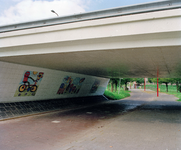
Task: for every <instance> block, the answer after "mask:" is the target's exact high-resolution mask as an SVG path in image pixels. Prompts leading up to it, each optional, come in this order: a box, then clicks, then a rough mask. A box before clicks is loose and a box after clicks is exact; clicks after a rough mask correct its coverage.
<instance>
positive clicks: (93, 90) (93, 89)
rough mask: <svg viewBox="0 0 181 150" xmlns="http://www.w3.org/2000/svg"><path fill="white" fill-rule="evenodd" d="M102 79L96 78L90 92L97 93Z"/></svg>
mask: <svg viewBox="0 0 181 150" xmlns="http://www.w3.org/2000/svg"><path fill="white" fill-rule="evenodd" d="M99 84H100V81H99V80H95V82H94V84H93V85H92V88H91V90H90V93H95V92H96V91H97V89H98V87H99Z"/></svg>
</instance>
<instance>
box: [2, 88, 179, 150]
mask: <svg viewBox="0 0 181 150" xmlns="http://www.w3.org/2000/svg"><path fill="white" fill-rule="evenodd" d="M0 150H181V102H176V98H175V97H174V96H172V95H166V94H160V97H159V98H157V97H156V93H155V92H152V91H146V92H144V91H141V90H132V93H131V97H129V98H126V99H124V100H119V101H108V102H104V103H102V104H99V105H95V106H91V107H87V108H81V109H76V110H69V111H64V112H61V111H57V112H52V113H47V114H43V115H36V116H30V117H25V118H19V119H13V120H7V121H1V122H0Z"/></svg>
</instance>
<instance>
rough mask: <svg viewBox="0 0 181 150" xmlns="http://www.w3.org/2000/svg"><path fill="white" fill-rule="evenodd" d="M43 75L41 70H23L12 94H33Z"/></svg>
mask: <svg viewBox="0 0 181 150" xmlns="http://www.w3.org/2000/svg"><path fill="white" fill-rule="evenodd" d="M43 75H44V73H43V72H36V71H25V73H24V75H23V78H22V80H21V82H20V83H19V87H18V88H17V90H16V92H15V95H14V96H15V97H17V96H35V94H36V91H37V89H38V86H39V85H40V82H41V80H42V78H43Z"/></svg>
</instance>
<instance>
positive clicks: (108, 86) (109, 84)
mask: <svg viewBox="0 0 181 150" xmlns="http://www.w3.org/2000/svg"><path fill="white" fill-rule="evenodd" d="M108 91H110V83H108Z"/></svg>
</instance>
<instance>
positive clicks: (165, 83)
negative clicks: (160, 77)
mask: <svg viewBox="0 0 181 150" xmlns="http://www.w3.org/2000/svg"><path fill="white" fill-rule="evenodd" d="M165 84H166V89H167V92H168V83H165Z"/></svg>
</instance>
